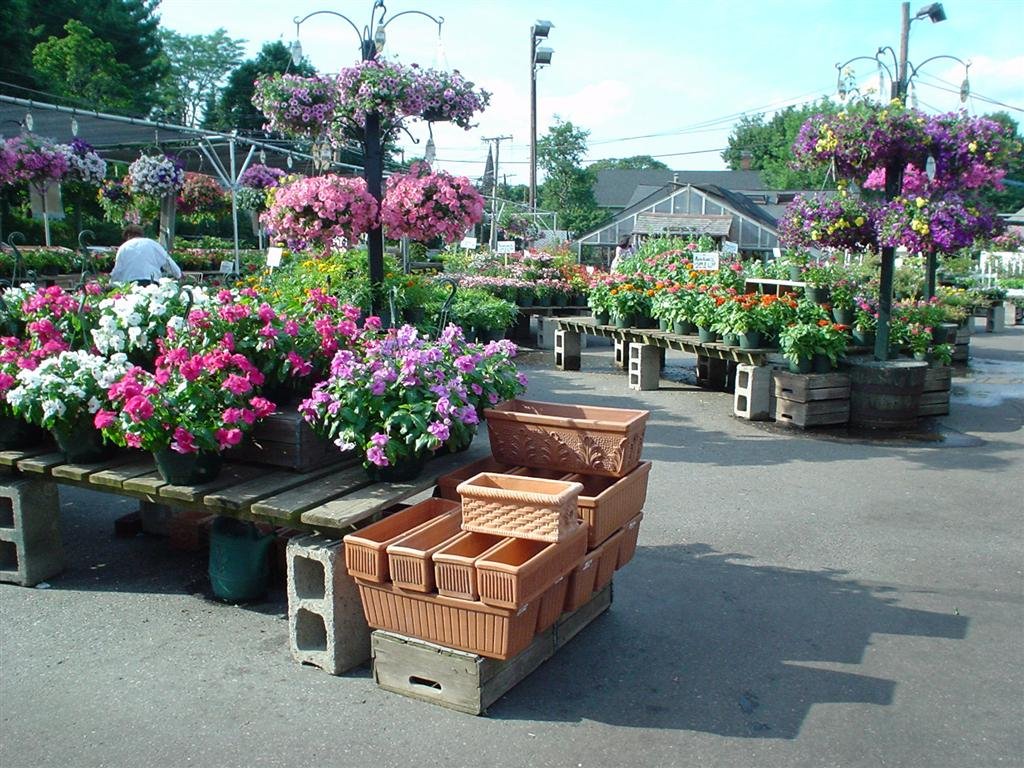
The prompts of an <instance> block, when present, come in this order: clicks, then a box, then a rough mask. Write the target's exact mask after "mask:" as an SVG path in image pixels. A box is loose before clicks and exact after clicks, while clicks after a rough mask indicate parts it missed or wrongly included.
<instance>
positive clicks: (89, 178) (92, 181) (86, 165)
mask: <svg viewBox="0 0 1024 768" xmlns="http://www.w3.org/2000/svg"><path fill="white" fill-rule="evenodd" d="M58 148H59V149H60V151H61V152H63V153H64V158H65V159H66V160H67V163H68V172H67V178H68V179H70V180H72V181H77V182H80V183H82V184H86V185H88V186H90V187H98V186H99V185H100V184H102V183H103V179H104V178H105V177H106V175H107V161H106V160H104V159H103V158H102V157H100V156H99V154H98V153H97V152H96V150H95V149H93V147H92V145H91V144H89V143H88V142H87V141H82V140H81V139H73V140H72V141H71V143H70V144H60V145H58Z"/></svg>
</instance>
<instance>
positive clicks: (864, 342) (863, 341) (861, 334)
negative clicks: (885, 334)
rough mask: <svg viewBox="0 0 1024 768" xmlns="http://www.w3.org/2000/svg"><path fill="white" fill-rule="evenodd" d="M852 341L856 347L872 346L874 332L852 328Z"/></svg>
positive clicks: (873, 343) (873, 344)
mask: <svg viewBox="0 0 1024 768" xmlns="http://www.w3.org/2000/svg"><path fill="white" fill-rule="evenodd" d="M853 343H854V344H856V345H857V346H858V347H874V346H875V332H874V331H865V330H863V329H862V328H854V329H853Z"/></svg>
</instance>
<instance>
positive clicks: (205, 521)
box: [168, 510, 217, 552]
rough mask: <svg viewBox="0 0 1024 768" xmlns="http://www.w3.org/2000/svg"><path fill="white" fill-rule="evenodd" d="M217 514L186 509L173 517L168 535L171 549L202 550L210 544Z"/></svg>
mask: <svg viewBox="0 0 1024 768" xmlns="http://www.w3.org/2000/svg"><path fill="white" fill-rule="evenodd" d="M215 517H217V516H216V515H210V514H207V513H206V512H200V511H193V510H185V511H182V512H178V513H176V514H175V515H174V517H172V518H171V521H170V524H169V527H168V535H169V537H170V538H169V543H170V545H171V549H177V550H181V551H184V552H200V551H202V550H204V549H206V548H207V547H208V546H210V526H211V525H212V524H213V520H214V518H215Z"/></svg>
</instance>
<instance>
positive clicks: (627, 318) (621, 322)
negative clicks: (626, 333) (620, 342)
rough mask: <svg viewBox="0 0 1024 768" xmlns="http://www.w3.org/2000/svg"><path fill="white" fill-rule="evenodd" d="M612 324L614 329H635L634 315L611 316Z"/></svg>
mask: <svg viewBox="0 0 1024 768" xmlns="http://www.w3.org/2000/svg"><path fill="white" fill-rule="evenodd" d="M612 324H613V325H614V326H615V327H616V328H635V327H636V315H633V314H626V315H613V316H612Z"/></svg>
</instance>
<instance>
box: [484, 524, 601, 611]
mask: <svg viewBox="0 0 1024 768" xmlns="http://www.w3.org/2000/svg"><path fill="white" fill-rule="evenodd" d="M586 551H587V529H586V527H585V526H582V525H577V526H576V527H575V529H574V530H573V531H572V532H571V533H570V534H569V535H568V536H566V537H565V538H564V539H563V540H561V541H558V542H554V543H551V544H547V543H545V542H542V541H530V540H528V539H509V540H508V541H506V542H505V543H504V544H502V545H501V546H498V547H495V548H494V549H492V550H491V551H490V552H488V553H487V554H486V555H485V556H483V557H481V558H480V559H479V560H477V562H476V571H477V584H478V586H479V589H480V601H481V602H483V603H487V604H488V605H494V606H498V607H499V608H519V607H521V606H522V605H525V604H526V603H529V602H531V601H533V600H535V599H537V598H538V597H540V596H541V595H542V594H543V593H544V592H545V591H547V589H548V587H550V586H551V585H552V584H554V582H555V581H556V580H557V579H558V578H560V577H562V576H565V575H566V574H567V573H569V571H571V570H572V569H573V567H574V566H575V565H576V564H577V563H578V562H579V561H580V558H581V557H583V555H584V554H585V553H586Z"/></svg>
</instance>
